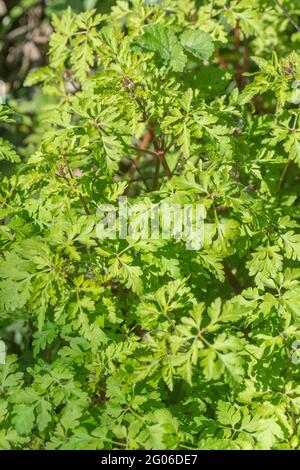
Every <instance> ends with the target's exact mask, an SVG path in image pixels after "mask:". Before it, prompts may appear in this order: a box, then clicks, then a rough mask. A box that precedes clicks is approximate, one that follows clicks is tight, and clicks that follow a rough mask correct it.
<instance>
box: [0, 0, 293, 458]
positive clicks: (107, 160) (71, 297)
mask: <svg viewBox="0 0 300 470" xmlns="http://www.w3.org/2000/svg"><path fill="white" fill-rule="evenodd" d="M299 13H300V12H299V5H298V2H297V1H296V0H286V1H282V3H281V2H277V1H271V0H251V1H250V0H241V1H238V0H236V1H230V2H228V1H226V0H215V1H211V0H207V1H203V2H200V4H199V5H196V4H195V2H193V1H191V0H161V1H159V0H157V1H155V0H151V1H150V0H148V1H147V0H132V1H124V0H122V1H119V2H117V4H116V5H115V6H114V7H113V8H112V10H111V13H109V14H106V13H99V12H97V11H96V10H91V9H89V8H88V9H87V11H85V12H83V13H80V14H78V13H76V12H73V11H72V10H71V9H67V10H65V11H63V12H59V13H58V14H55V15H54V16H53V19H52V25H53V30H54V32H53V33H52V34H51V36H50V43H49V63H48V64H45V65H44V66H43V67H41V68H39V69H38V70H32V71H31V73H30V74H29V75H28V76H27V78H26V82H25V85H26V86H27V87H28V90H36V89H37V88H38V89H40V90H41V93H42V95H43V96H45V97H47V100H43V101H41V103H40V107H39V109H38V112H36V111H35V113H36V114H35V120H36V125H35V126H34V128H32V130H31V132H30V134H29V135H28V136H27V138H26V142H24V143H22V146H21V145H20V144H19V143H18V142H17V143H16V142H13V141H12V140H11V141H9V140H8V139H7V138H6V139H2V140H1V141H0V160H1V161H0V165H1V166H0V170H1V188H0V203H1V206H0V220H1V225H0V237H1V238H0V248H1V258H0V321H1V327H2V330H1V338H2V339H1V341H2V342H1V343H0V362H4V364H3V365H2V366H0V409H1V414H0V420H1V423H0V447H1V448H5V449H14V448H23V449H24V448H25V449H44V448H46V449H103V448H107V449H111V448H116V449H152V448H154V449H176V448H180V449H185V448H187V449H292V448H298V447H299V442H298V436H299V429H300V420H299V416H300V370H299V365H298V362H299V358H298V356H297V347H298V346H297V345H298V343H297V341H299V340H300V328H299V313H300V270H299V260H300V233H299V216H300V211H299V190H298V187H299V176H300V173H299V167H300V130H299V127H300V124H299V117H300V113H299V103H300V55H299V53H298V50H299V41H300V26H299ZM29 92H30V91H29ZM32 93H33V91H32ZM17 112H19V115H20V109H15V110H13V109H10V108H9V107H7V106H2V107H1V111H0V119H1V125H2V128H3V129H5V130H6V132H7V136H8V133H9V129H10V128H11V126H13V123H12V122H11V121H13V120H14V119H19V120H20V121H21V122H22V119H25V118H24V117H23V116H22V115H21V116H19V115H18V114H17ZM23 125H25V124H23ZM13 143H15V144H16V145H13ZM122 195H126V196H128V197H129V204H132V203H134V202H143V203H144V204H146V205H147V204H148V205H150V203H158V202H161V201H165V202H168V203H181V204H184V203H193V204H196V203H201V204H203V206H204V208H205V226H204V234H205V238H204V244H203V247H202V248H201V249H199V250H195V251H193V250H190V251H189V250H186V249H185V244H184V240H177V241H176V240H159V241H157V240H151V239H150V240H135V239H133V238H130V237H127V239H126V240H123V239H117V240H108V239H107V240H101V239H99V238H97V232H96V225H97V222H98V221H99V217H98V215H97V207H98V206H99V205H101V204H104V203H113V204H116V202H117V200H118V198H119V196H122ZM4 344H5V348H6V350H5V351H4Z"/></svg>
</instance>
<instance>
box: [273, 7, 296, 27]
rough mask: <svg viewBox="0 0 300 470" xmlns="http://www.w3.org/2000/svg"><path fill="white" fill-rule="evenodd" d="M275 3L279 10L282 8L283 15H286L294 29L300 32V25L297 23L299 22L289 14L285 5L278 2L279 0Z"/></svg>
mask: <svg viewBox="0 0 300 470" xmlns="http://www.w3.org/2000/svg"><path fill="white" fill-rule="evenodd" d="M274 3H276V5H277V6H278V8H280V10H281V11H282V13H283V14H284V16H285V17H286V18H287V19H288V20H289V22H290V23H291V24H292V25H293V26H294V28H295V29H296V30H297V31H300V25H299V24H298V23H297V21H295V20H294V19H293V18H292V17H291V15H290V14H289V12H288V11H287V10H286V9H285V8H284V6H283V5H281V3H280V2H279V1H278V0H274Z"/></svg>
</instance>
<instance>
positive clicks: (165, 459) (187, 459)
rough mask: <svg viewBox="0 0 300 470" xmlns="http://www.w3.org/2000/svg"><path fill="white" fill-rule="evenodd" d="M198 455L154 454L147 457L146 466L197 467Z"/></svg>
mask: <svg viewBox="0 0 300 470" xmlns="http://www.w3.org/2000/svg"><path fill="white" fill-rule="evenodd" d="M197 457H198V456H197V455H196V454H163V455H159V454H154V455H149V454H148V455H146V461H145V464H146V465H147V464H148V465H181V464H184V465H195V463H196V461H197Z"/></svg>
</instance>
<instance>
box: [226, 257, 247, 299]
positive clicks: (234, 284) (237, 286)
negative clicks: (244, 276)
mask: <svg viewBox="0 0 300 470" xmlns="http://www.w3.org/2000/svg"><path fill="white" fill-rule="evenodd" d="M223 267H224V272H225V275H226V277H227V279H228V281H229V283H230V284H231V285H232V287H233V288H234V290H235V292H236V293H237V294H240V293H241V292H242V290H243V288H242V286H241V284H240V281H239V280H238V278H237V277H236V276H235V275H234V274H233V272H232V271H231V269H230V267H229V266H228V264H227V262H226V261H223Z"/></svg>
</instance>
